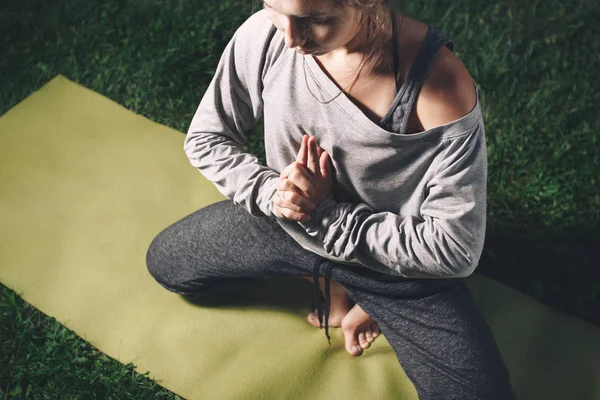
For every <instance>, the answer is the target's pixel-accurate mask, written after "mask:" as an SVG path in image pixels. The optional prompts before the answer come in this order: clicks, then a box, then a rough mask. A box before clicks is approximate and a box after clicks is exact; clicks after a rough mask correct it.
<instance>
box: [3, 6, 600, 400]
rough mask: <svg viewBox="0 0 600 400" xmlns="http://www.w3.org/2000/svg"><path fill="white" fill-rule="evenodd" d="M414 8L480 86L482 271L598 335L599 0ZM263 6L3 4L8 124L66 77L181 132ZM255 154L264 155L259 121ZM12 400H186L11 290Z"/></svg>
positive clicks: (7, 336) (8, 359) (6, 298)
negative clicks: (225, 54)
mask: <svg viewBox="0 0 600 400" xmlns="http://www.w3.org/2000/svg"><path fill="white" fill-rule="evenodd" d="M405 6H406V10H407V12H408V13H409V14H410V15H412V16H414V17H415V18H417V19H420V20H422V21H424V22H428V23H430V24H432V25H434V26H435V27H437V28H438V29H440V30H442V31H443V32H445V33H446V34H447V35H448V36H450V37H452V38H453V39H454V40H455V42H456V50H457V54H458V56H459V57H460V58H461V59H462V60H463V62H464V63H465V65H466V66H467V68H468V69H469V71H470V72H471V75H472V76H473V78H474V79H475V81H476V82H477V84H478V86H479V88H480V95H481V103H482V107H483V110H484V118H485V122H486V133H487V145H488V160H489V180H488V232H487V237H486V246H485V250H484V254H483V256H482V259H481V262H480V267H479V268H478V270H477V271H478V273H480V274H483V275H486V276H489V277H492V278H494V279H496V280H498V281H500V282H503V283H505V284H507V285H509V286H512V287H514V288H516V289H518V290H520V291H522V292H525V293H528V294H530V295H532V296H534V297H536V298H537V299H539V300H540V301H541V302H543V303H545V304H548V305H549V306H551V307H553V308H555V309H557V310H560V311H563V312H565V313H568V314H571V315H575V316H577V317H579V318H581V319H583V320H586V321H588V322H590V323H593V324H595V325H597V326H600V269H599V268H597V265H598V260H599V259H600V190H598V188H599V187H600V182H599V180H600V178H599V177H598V172H599V171H600V161H599V158H600V157H599V154H600V118H599V117H598V113H597V110H598V109H600V79H598V78H597V74H598V70H600V28H599V24H598V20H600V3H598V2H597V1H596V0H574V1H571V2H568V3H567V2H561V1H558V0H546V1H539V0H535V1H534V0H528V1H521V2H517V1H511V0H505V1H502V2H494V1H480V0H457V1H453V2H450V3H449V2H446V1H439V0H427V1H411V2H408V3H406V4H405ZM255 9H256V6H255ZM251 12H252V4H251V1H250V0H236V1H233V0H226V1H198V0H196V1H183V0H169V1H162V0H137V1H136V0H103V1H91V0H54V1H42V0H5V1H4V2H3V6H2V11H0V54H1V55H2V57H0V75H1V77H2V79H1V81H0V88H1V90H0V115H2V114H4V113H5V112H6V111H8V110H9V109H10V108H12V107H13V106H15V105H16V104H17V103H18V102H19V101H21V100H23V99H24V98H25V97H27V96H28V95H29V94H30V93H31V92H33V91H35V90H37V89H38V88H39V87H40V86H42V85H43V84H45V83H46V82H47V81H48V80H50V79H51V78H53V77H54V76H55V75H57V74H63V75H65V76H67V77H68V78H69V79H71V80H74V81H76V82H78V83H80V84H82V85H84V86H86V87H88V88H90V89H92V90H94V91H96V92H98V93H101V94H103V95H105V96H107V97H109V98H111V99H113V100H114V101H116V102H118V103H120V104H121V105H123V106H125V107H127V108H129V109H130V110H132V111H134V112H135V113H138V114H141V115H144V116H146V117H148V118H150V119H152V120H153V121H156V122H159V123H161V124H164V125H166V126H169V127H172V128H174V129H177V130H179V131H181V132H182V133H183V132H185V131H186V130H187V127H188V125H189V123H190V120H191V117H192V115H193V113H194V111H195V110H196V107H197V106H198V103H199V101H200V99H201V98H202V94H203V93H204V90H205V89H206V87H207V86H208V84H209V82H210V79H211V78H212V75H213V73H214V70H215V67H216V65H217V62H218V60H219V57H220V53H221V51H222V49H223V48H224V47H225V45H226V44H227V41H228V40H229V38H230V37H231V36H232V34H233V32H234V30H235V28H236V27H237V26H239V25H240V24H241V22H242V21H243V20H244V19H246V18H247V17H248V16H249V15H250V13H251ZM249 148H250V150H251V151H253V152H255V153H257V154H258V155H262V153H263V147H262V142H261V135H260V127H257V129H255V130H254V131H253V132H252V133H251V134H250V139H249ZM182 156H184V154H183V153H182ZM594 260H595V261H594ZM0 398H28V399H29V398H35V399H72V398H73V399H75V398H78V399H79V398H83V399H92V398H100V399H109V398H111V399H113V398H114V399H148V398H157V399H174V398H178V397H177V396H175V395H173V394H172V393H170V392H168V391H166V390H164V389H162V388H160V387H159V386H158V385H156V384H155V383H153V382H151V381H150V380H149V379H148V378H147V377H146V376H144V375H140V374H138V373H136V372H135V371H134V370H133V365H131V364H130V365H122V364H120V363H118V362H116V361H114V360H112V359H110V358H108V357H106V356H104V355H103V354H102V353H99V352H98V351H97V350H95V349H94V348H93V347H91V346H90V345H89V344H88V343H86V342H85V341H83V340H81V339H79V338H78V337H77V336H76V335H75V334H73V333H72V332H71V331H69V330H68V329H66V328H64V327H62V326H61V325H60V324H59V323H58V322H57V321H56V320H54V319H53V318H47V317H46V316H44V315H43V314H41V313H39V312H38V311H37V310H35V309H33V308H32V307H30V306H28V305H27V304H26V303H24V302H23V301H22V300H21V299H20V298H19V297H18V296H17V295H16V294H15V293H14V292H13V291H12V290H10V289H8V288H6V287H4V286H1V285H0Z"/></svg>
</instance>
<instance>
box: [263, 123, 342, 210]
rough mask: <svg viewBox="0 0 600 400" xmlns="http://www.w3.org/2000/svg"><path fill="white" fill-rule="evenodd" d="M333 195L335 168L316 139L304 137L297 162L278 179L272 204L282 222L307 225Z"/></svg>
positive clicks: (288, 167) (289, 166) (287, 168)
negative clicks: (315, 210) (320, 205)
mask: <svg viewBox="0 0 600 400" xmlns="http://www.w3.org/2000/svg"><path fill="white" fill-rule="evenodd" d="M332 191H333V165H332V164H331V160H330V158H329V154H328V153H327V152H326V151H324V150H323V149H322V148H321V147H320V146H319V145H317V140H316V138H315V137H314V136H310V137H309V136H308V135H304V137H302V144H301V145H300V150H299V151H298V155H297V156H296V161H295V162H293V163H292V164H290V165H288V166H287V167H286V168H285V169H284V170H283V172H282V173H281V176H280V178H279V183H278V185H277V192H276V193H275V195H274V196H273V199H272V200H271V201H272V202H273V204H274V205H275V212H276V214H277V216H278V217H279V218H282V219H289V220H293V221H300V222H305V221H308V220H309V219H310V213H311V212H312V211H313V210H314V209H315V208H316V207H317V206H318V205H319V204H321V202H322V201H323V200H325V199H326V198H327V197H329V196H330V195H331V193H332Z"/></svg>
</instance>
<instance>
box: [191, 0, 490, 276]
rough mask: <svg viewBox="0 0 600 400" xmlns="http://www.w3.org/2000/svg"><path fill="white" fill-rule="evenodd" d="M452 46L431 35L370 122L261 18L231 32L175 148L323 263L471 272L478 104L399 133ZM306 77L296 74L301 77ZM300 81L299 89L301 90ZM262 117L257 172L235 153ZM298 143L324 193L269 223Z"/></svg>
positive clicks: (479, 162)
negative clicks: (325, 177) (310, 149)
mask: <svg viewBox="0 0 600 400" xmlns="http://www.w3.org/2000/svg"><path fill="white" fill-rule="evenodd" d="M443 45H447V46H448V47H449V48H450V49H453V43H452V42H450V41H449V40H448V39H447V38H445V37H444V36H443V35H441V34H440V33H439V32H438V31H436V30H435V29H434V28H432V27H430V29H429V33H428V36H427V39H426V43H425V44H424V45H423V47H422V48H421V52H420V53H419V55H418V56H417V60H416V61H415V64H414V66H413V68H412V70H411V71H410V73H409V75H408V78H407V79H406V81H405V82H404V84H403V85H402V87H401V88H400V90H399V92H398V93H397V95H396V98H395V100H394V103H393V104H392V107H391V108H390V111H389V112H388V114H387V115H386V116H385V118H384V119H383V120H382V121H381V123H380V124H377V123H375V122H373V121H371V120H370V119H369V118H368V117H367V116H366V115H364V113H363V112H362V111H361V110H360V109H359V108H358V107H357V106H356V105H355V104H354V103H353V102H352V101H351V100H350V99H349V98H348V97H347V96H346V95H345V94H342V95H341V96H339V97H337V98H336V99H335V100H333V101H331V102H330V103H327V104H321V103H319V102H317V101H315V99H314V98H313V96H312V95H311V93H310V92H309V91H308V90H307V83H308V86H309V87H310V89H311V91H312V92H313V94H314V95H315V96H317V97H319V98H320V99H322V101H326V100H329V99H331V98H332V97H333V96H335V94H336V93H338V91H339V89H338V87H337V86H336V85H335V83H334V82H332V81H331V80H330V79H329V77H328V76H327V74H326V73H325V72H324V71H323V70H322V69H321V68H320V67H319V65H318V64H317V63H316V61H315V60H314V59H313V58H312V57H310V56H306V58H305V62H306V63H305V64H303V56H302V55H300V54H298V53H297V52H295V51H294V50H293V49H288V48H287V47H286V46H285V45H284V40H283V36H282V34H281V33H280V32H278V31H277V30H276V29H275V27H274V26H273V25H272V23H271V21H270V19H269V18H268V16H267V14H266V12H265V11H264V10H261V11H259V12H257V13H255V14H254V15H252V16H251V17H250V18H248V19H247V20H246V21H245V22H244V23H243V25H242V26H241V27H240V28H238V30H237V31H236V33H235V35H234V36H233V38H232V39H231V41H230V42H229V44H228V45H227V47H226V49H225V51H224V52H223V55H222V57H221V59H220V62H219V64H218V67H217V70H216V73H215V76H214V78H213V80H212V82H211V84H210V86H209V87H208V89H207V91H206V93H205V95H204V97H203V98H202V100H201V102H200V105H199V106H198V109H197V111H196V113H195V115H194V117H193V119H192V122H191V125H190V127H189V130H188V132H187V135H186V137H185V141H184V150H185V153H186V155H187V157H188V158H189V160H190V162H191V164H192V165H193V166H194V167H196V168H198V170H199V171H200V172H201V173H202V174H203V175H204V176H205V177H206V178H207V179H209V180H210V181H212V182H213V183H214V184H215V186H216V187H217V189H218V190H219V191H220V192H221V193H222V194H223V195H225V196H226V197H227V198H229V199H231V200H233V201H234V202H235V203H237V204H239V205H240V206H242V207H244V208H245V209H246V210H248V212H250V213H251V214H253V215H255V216H257V217H267V218H272V219H274V220H276V221H277V222H278V223H279V224H280V225H281V227H282V228H283V229H284V230H285V231H286V232H287V233H288V234H289V235H291V236H292V237H293V238H294V239H295V240H296V241H297V242H298V243H299V244H300V245H301V246H302V247H304V248H305V249H308V250H310V251H312V252H314V253H317V254H319V255H321V256H322V257H324V258H327V259H330V260H333V261H336V262H340V263H346V264H354V265H362V266H364V267H367V268H371V269H373V270H376V271H379V272H383V273H385V274H390V275H396V276H403V277H407V278H456V277H466V276H468V275H470V274H471V273H472V272H473V270H474V269H475V267H476V266H477V265H478V262H479V258H480V256H481V251H482V248H483V242H484V236H485V227H486V180H487V155H486V145H485V131H484V124H483V120H482V114H481V110H480V105H479V99H478V100H477V103H476V105H475V107H474V108H473V110H471V111H470V112H469V113H468V114H467V115H465V116H464V117H462V118H460V119H458V120H456V121H453V122H451V123H449V124H446V125H443V126H439V127H436V128H433V129H429V130H426V131H424V132H419V133H416V134H404V133H403V132H404V129H405V128H406V121H407V119H408V115H409V113H410V110H411V109H412V105H413V104H414V101H415V99H416V97H417V95H418V91H419V90H420V85H421V84H422V81H423V80H424V78H425V75H426V73H427V69H428V68H429V66H430V65H431V62H432V61H433V59H434V57H435V54H436V53H437V50H439V48H440V47H441V46H443ZM305 74H306V77H305ZM305 78H306V81H305ZM263 114H264V141H265V151H266V165H261V164H260V163H259V161H258V159H257V158H256V157H255V156H254V155H252V154H250V153H248V152H247V151H245V150H244V144H245V141H246V136H245V134H244V132H247V131H248V130H249V129H250V128H251V127H253V126H254V125H255V124H256V123H257V121H258V120H259V119H260V117H261V115H263ZM304 134H309V135H314V136H316V137H317V142H318V143H319V145H320V146H321V147H322V148H323V149H325V150H327V152H328V153H329V154H330V156H331V160H332V163H333V166H334V169H335V184H334V189H333V195H332V196H330V197H329V198H328V199H326V200H325V201H323V203H321V204H320V205H319V206H318V207H317V208H316V209H315V210H314V211H313V213H312V214H311V220H310V221H308V222H306V223H298V222H294V221H289V220H283V219H279V218H277V217H276V216H275V215H274V209H273V204H272V203H271V198H272V197H273V195H274V194H275V192H276V185H277V183H278V180H279V175H280V173H281V172H282V171H283V169H284V168H285V167H286V166H288V165H289V164H291V163H292V162H293V161H294V160H295V157H296V154H297V152H298V149H299V148H300V143H301V140H302V136H303V135H304Z"/></svg>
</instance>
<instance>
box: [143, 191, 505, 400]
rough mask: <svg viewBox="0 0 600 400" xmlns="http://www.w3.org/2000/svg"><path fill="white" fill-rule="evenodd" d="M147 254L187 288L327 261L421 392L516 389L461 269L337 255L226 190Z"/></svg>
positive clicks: (446, 394) (499, 397) (164, 277)
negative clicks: (449, 275) (403, 268)
mask: <svg viewBox="0 0 600 400" xmlns="http://www.w3.org/2000/svg"><path fill="white" fill-rule="evenodd" d="M146 264H147V266H148V270H149V271H150V273H151V274H152V276H153V277H154V278H155V279H156V281H157V282H158V283H159V284H160V285H162V286H163V287H165V288H166V289H168V290H169V291H172V292H175V293H178V294H181V295H184V296H190V297H195V296H197V295H200V294H202V293H210V292H211V291H212V290H213V288H215V287H217V288H218V287H219V286H222V285H223V284H224V283H227V284H230V283H240V282H243V281H244V280H247V279H251V278H265V277H276V276H280V277H281V276H288V277H299V276H315V274H314V273H313V272H315V271H316V272H317V274H319V276H321V275H322V272H323V271H325V272H327V273H330V274H331V279H333V280H334V281H336V282H338V283H339V284H341V285H342V286H343V287H344V289H345V290H346V291H347V292H348V295H349V296H350V298H351V299H352V300H353V301H354V302H356V303H357V304H358V305H360V306H361V307H362V308H363V309H364V310H365V311H366V312H367V313H368V314H369V315H370V316H371V318H373V320H374V321H375V322H376V323H377V325H378V326H379V328H380V329H381V332H382V333H383V334H384V335H385V337H386V339H387V340H388V342H389V343H390V344H391V346H392V347H393V349H394V351H395V352H396V356H397V357H398V360H399V361H400V363H401V366H402V368H404V371H405V372H406V374H407V376H408V378H409V379H410V380H411V381H412V382H413V384H414V385H415V388H416V390H417V393H418V395H419V399H421V400H429V399H440V400H453V399H457V400H458V399H461V400H462V399H464V400H467V399H469V400H471V399H473V400H474V399H478V400H483V399H486V400H488V399H489V400H492V399H494V400H510V399H515V396H514V394H513V392H512V389H511V386H510V381H509V374H508V371H507V369H506V367H505V365H504V362H503V360H502V357H501V355H500V353H499V351H498V348H497V346H496V343H495V340H494V337H493V335H492V332H491V331H490V328H489V326H488V325H487V324H486V322H485V321H484V320H483V318H482V317H481V315H480V313H479V311H478V310H477V308H476V307H475V305H474V302H473V299H472V297H471V293H470V291H469V289H468V288H467V286H466V285H465V282H464V279H406V278H401V277H400V278H399V277H395V276H391V275H385V274H381V273H379V272H377V271H373V270H371V269H368V268H364V267H360V266H351V265H346V264H339V263H333V262H331V261H328V260H325V259H323V258H321V257H320V256H318V255H316V254H314V253H312V252H310V251H307V250H305V249H304V248H302V247H301V246H300V245H298V244H297V243H296V242H295V241H294V240H293V239H292V238H291V237H290V236H289V235H288V234H287V233H285V231H284V230H283V229H282V228H280V227H279V225H278V224H277V223H276V222H274V221H272V220H270V219H268V218H258V217H254V216H252V215H250V214H249V213H248V212H247V211H246V210H244V209H243V208H241V207H240V206H237V205H235V204H233V203H232V202H231V201H228V200H227V201H223V202H220V203H216V204H212V205H210V206H208V207H205V208H203V209H201V210H198V211H196V212H194V213H192V214H190V215H188V216H186V217H185V218H183V219H181V220H180V221H178V222H176V223H174V224H173V225H171V226H169V227H167V228H166V229H164V230H163V231H162V232H161V233H160V234H159V235H158V236H156V238H155V239H154V240H153V241H152V243H151V245H150V247H149V249H148V253H147V257H146ZM217 290H218V289H217Z"/></svg>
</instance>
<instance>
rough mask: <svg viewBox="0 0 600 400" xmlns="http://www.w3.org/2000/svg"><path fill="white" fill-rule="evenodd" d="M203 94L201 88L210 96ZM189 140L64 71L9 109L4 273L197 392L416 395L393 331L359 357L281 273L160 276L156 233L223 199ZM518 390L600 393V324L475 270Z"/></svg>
mask: <svg viewBox="0 0 600 400" xmlns="http://www.w3.org/2000/svg"><path fill="white" fill-rule="evenodd" d="M199 100H200V99H199ZM183 139H184V136H183V135H182V134H181V133H180V132H176V131H174V130H171V129H169V128H166V127H164V126H161V125H159V124H156V123H154V122H151V121H149V120H148V119H146V118H143V117H141V116H138V115H135V114H133V113H132V112H130V111H128V110H127V109H125V108H123V107H121V106H120V105H118V104H116V103H114V102H113V101H111V100H109V99H107V98H105V97H103V96H100V95H98V94H97V93H94V92H92V91H90V90H88V89H86V88H83V87H81V86H79V85H76V84H75V83H73V82H71V81H69V80H68V79H66V78H64V77H62V76H57V77H56V78H54V79H53V80H52V81H51V82H49V83H48V84H47V85H45V86H44V87H43V88H41V89H40V90H39V91H37V92H36V93H34V94H32V95H31V96H29V97H28V98H27V99H25V100H24V101H23V102H21V103H20V104H18V105H17V106H15V107H14V108H13V109H12V110H10V111H9V112H8V113H6V114H5V115H3V116H2V117H1V118H0V143H1V146H0V159H1V160H2V162H1V163H0V281H2V283H3V284H4V285H6V286H8V287H10V288H12V289H13V290H16V291H17V293H20V295H21V296H22V297H23V299H24V300H25V301H27V302H28V303H29V304H31V305H33V306H34V307H36V308H37V309H39V310H41V311H42V312H44V313H45V314H47V315H50V316H53V317H55V318H56V319H57V320H58V321H60V322H61V323H63V324H64V325H65V326H67V327H68V328H70V329H72V330H74V331H75V332H76V333H77V334H78V335H79V336H81V337H82V338H84V339H85V340H87V341H88V342H90V343H91V344H92V345H94V346H95V347H97V348H98V349H100V350H101V351H103V352H104V353H106V354H107V355H109V356H111V357H113V358H115V359H117V360H119V361H121V362H123V363H128V362H133V363H134V364H136V365H137V370H138V371H139V372H142V373H144V372H146V371H150V377H151V378H152V379H154V380H156V381H157V382H158V383H160V384H161V385H162V386H164V387H166V388H168V389H170V390H172V391H174V392H176V393H178V394H179V395H181V396H183V397H186V398H190V399H208V398H210V399H215V400H225V399H227V400H229V399H231V400H233V399H236V400H237V399H248V400H257V399H269V400H272V399H311V400H319V399H328V400H331V399H342V398H352V399H362V398H374V399H392V398H394V399H396V398H401V399H406V400H409V399H416V398H417V396H416V393H415V390H414V387H413V386H412V384H411V383H410V381H409V380H408V379H407V377H406V375H405V374H404V372H403V370H402V368H401V366H400V365H399V364H398V362H397V360H396V358H395V355H394V353H393V351H392V349H391V347H390V346H389V344H388V342H387V341H386V340H385V338H384V337H380V338H379V339H377V341H376V343H375V344H374V346H372V347H371V349H369V350H367V351H366V352H365V354H364V355H363V356H361V357H357V358H352V357H350V356H349V355H347V353H346V352H345V350H344V347H343V336H342V333H341V331H340V330H339V329H332V331H331V334H332V346H331V347H329V346H328V345H327V341H326V339H325V336H324V334H323V331H321V330H318V329H315V328H313V327H312V326H310V325H308V323H307V322H305V321H306V320H305V317H306V314H307V313H308V312H310V311H311V309H312V287H311V285H310V284H309V283H308V282H306V281H303V280H293V279H281V280H270V281H264V282H258V283H253V284H250V285H248V287H247V288H245V289H243V290H242V291H238V292H235V293H232V294H229V295H219V296H218V297H216V298H214V299H212V300H211V301H210V303H204V304H194V303H190V302H188V301H186V300H184V299H183V298H181V297H180V296H178V295H176V294H172V293H169V292H168V291H166V290H165V289H163V288H162V287H160V286H159V285H158V284H157V283H156V282H155V281H154V279H153V278H152V277H151V276H150V275H149V274H148V272H147V270H146V266H145V254H146V250H147V248H148V246H149V244H150V242H151V240H152V239H153V238H154V236H156V234H158V232H160V231H161V230H162V229H164V228H165V227H166V226H168V225H170V224H171V223H173V222H175V221H177V220H179V219H181V218H183V217H184V216H186V215H188V214H189V213H191V212H193V211H195V210H196V209H198V208H201V207H203V206H205V205H208V204H210V203H213V202H215V201H218V200H220V199H222V196H221V195H220V194H219V193H218V192H217V191H216V190H215V189H214V188H213V187H212V185H211V184H210V183H209V182H207V181H206V180H204V178H203V177H202V176H201V175H200V174H199V172H197V171H196V169H194V168H193V167H192V166H191V165H190V164H189V162H188V160H187V158H186V156H185V153H184V152H183ZM469 286H470V288H471V290H472V291H473V294H474V296H475V299H476V302H477V305H478V306H479V308H480V309H481V311H482V313H483V315H484V317H485V318H486V320H487V321H488V323H489V324H490V326H491V327H492V330H493V332H494V335H495V336H496V339H497V341H498V345H499V347H500V350H501V352H502V354H503V356H504V358H505V360H506V363H507V365H508V367H509V370H510V372H511V377H512V381H513V386H514V387H515V390H516V392H517V394H518V396H519V398H520V399H524V400H527V399H544V400H548V399H561V400H562V399H600V361H598V360H600V330H599V329H597V328H596V327H594V326H591V325H589V324H586V323H584V322H582V321H579V320H577V319H575V318H572V317H569V316H565V315H563V314H560V313H557V312H555V311H553V310H551V309H550V308H548V307H546V306H544V305H542V304H540V303H538V302H536V301H535V300H533V299H531V298H529V297H527V296H524V295H522V294H520V293H518V292H516V291H514V290H513V289H510V288H508V287H506V286H504V285H501V284H499V283H496V282H494V281H491V280H489V279H487V278H484V277H480V276H478V275H477V274H475V275H474V276H472V277H470V278H469Z"/></svg>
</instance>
